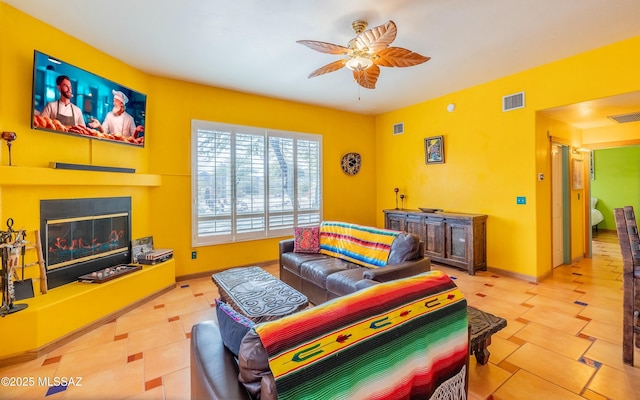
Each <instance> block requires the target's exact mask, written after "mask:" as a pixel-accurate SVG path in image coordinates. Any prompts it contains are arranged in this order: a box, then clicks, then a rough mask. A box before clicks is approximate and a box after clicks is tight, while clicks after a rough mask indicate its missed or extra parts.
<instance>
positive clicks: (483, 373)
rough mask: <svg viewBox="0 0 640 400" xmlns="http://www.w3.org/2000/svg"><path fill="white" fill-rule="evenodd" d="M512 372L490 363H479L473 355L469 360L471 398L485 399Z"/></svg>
mask: <svg viewBox="0 0 640 400" xmlns="http://www.w3.org/2000/svg"><path fill="white" fill-rule="evenodd" d="M510 376H511V374H510V373H509V372H507V371H505V370H503V369H502V368H500V367H498V366H496V365H494V364H493V363H491V362H490V363H488V364H486V365H479V364H477V363H476V361H475V359H474V358H473V357H472V358H471V360H469V400H476V399H477V400H484V399H486V398H487V396H489V395H490V394H491V393H493V392H494V391H495V390H496V389H497V388H499V387H500V385H502V384H503V383H504V382H505V381H506V380H507V379H509V377H510Z"/></svg>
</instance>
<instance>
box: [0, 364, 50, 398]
mask: <svg viewBox="0 0 640 400" xmlns="http://www.w3.org/2000/svg"><path fill="white" fill-rule="evenodd" d="M34 361H36V362H30V363H29V364H30V367H28V368H20V369H17V368H16V369H10V368H3V370H1V371H0V376H2V377H5V376H6V377H12V378H27V386H2V387H0V399H3V400H4V399H40V398H44V397H45V394H46V393H47V389H48V388H47V387H46V386H42V385H41V384H40V383H42V382H45V380H47V381H48V380H50V379H51V378H53V377H54V376H55V372H56V369H58V364H57V363H56V364H49V365H45V366H40V365H41V364H42V361H43V360H42V359H38V360H34ZM30 378H32V379H33V381H32V382H33V386H28V385H30V384H31V383H30V382H29V381H28V379H30ZM60 397H61V396H58V398H60ZM49 398H51V396H50V397H47V399H49Z"/></svg>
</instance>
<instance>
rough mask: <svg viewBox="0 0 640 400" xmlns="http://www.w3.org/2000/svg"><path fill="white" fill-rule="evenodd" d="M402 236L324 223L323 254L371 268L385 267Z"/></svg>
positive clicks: (351, 225)
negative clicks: (398, 239) (392, 248)
mask: <svg viewBox="0 0 640 400" xmlns="http://www.w3.org/2000/svg"><path fill="white" fill-rule="evenodd" d="M399 234H400V232H397V231H392V230H388V229H379V228H373V227H370V226H362V225H356V224H347V223H344V222H331V221H324V222H322V224H321V225H320V253H322V254H327V255H330V256H333V257H336V258H341V259H343V260H347V261H351V262H354V263H356V264H360V265H363V266H365V267H369V268H377V267H383V266H385V265H387V260H388V259H389V253H390V252H391V244H392V243H393V241H394V240H395V239H396V237H397V236H398V235H399Z"/></svg>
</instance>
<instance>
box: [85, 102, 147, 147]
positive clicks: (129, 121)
mask: <svg viewBox="0 0 640 400" xmlns="http://www.w3.org/2000/svg"><path fill="white" fill-rule="evenodd" d="M111 93H112V94H113V109H112V110H111V111H109V113H108V114H107V116H106V117H105V118H104V122H102V124H100V121H98V120H97V119H95V118H91V121H90V122H89V126H90V127H92V128H95V129H97V130H99V131H100V132H102V133H110V134H112V135H114V136H122V137H134V138H135V137H138V134H139V133H140V132H142V131H144V127H143V126H142V125H139V126H137V127H136V123H135V121H134V120H133V117H132V116H131V115H130V114H129V113H127V112H126V111H125V110H126V104H127V103H128V102H129V98H128V97H127V95H126V94H124V93H122V92H121V91H120V90H112V91H111Z"/></svg>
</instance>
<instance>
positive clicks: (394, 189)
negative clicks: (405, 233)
mask: <svg viewBox="0 0 640 400" xmlns="http://www.w3.org/2000/svg"><path fill="white" fill-rule="evenodd" d="M393 191H394V192H396V210H399V208H398V192H399V191H400V189H398V188H393Z"/></svg>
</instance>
